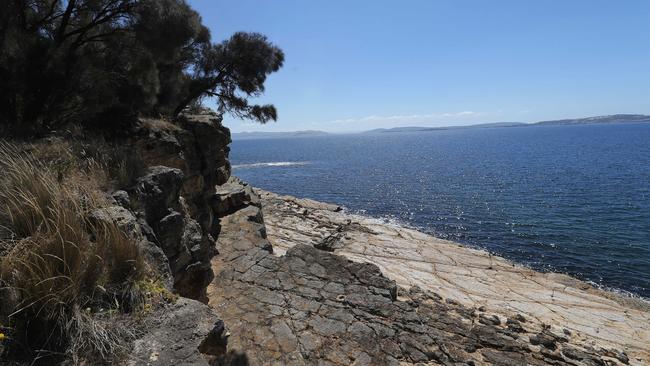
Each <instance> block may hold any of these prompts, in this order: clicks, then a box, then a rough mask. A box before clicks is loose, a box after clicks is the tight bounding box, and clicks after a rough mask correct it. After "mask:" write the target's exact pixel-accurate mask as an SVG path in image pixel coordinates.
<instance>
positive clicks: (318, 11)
mask: <svg viewBox="0 0 650 366" xmlns="http://www.w3.org/2000/svg"><path fill="white" fill-rule="evenodd" d="M189 3H190V4H191V5H192V6H193V7H194V8H195V9H196V10H197V11H198V12H199V13H200V14H201V16H202V18H203V22H204V24H205V25H206V26H208V27H209V28H210V30H211V33H212V38H213V40H214V41H221V40H224V39H226V38H228V37H229V36H230V35H231V34H232V33H234V32H237V31H250V32H260V33H263V34H265V35H267V36H268V38H269V40H270V41H272V42H273V43H275V44H276V45H278V46H279V47H280V48H282V49H283V51H284V52H285V56H286V61H285V64H284V67H283V68H282V69H281V70H280V71H279V72H277V73H274V74H272V75H270V76H269V78H268V79H267V82H266V92H265V94H264V96H262V97H260V98H259V99H255V100H254V101H255V102H259V103H272V104H274V105H275V106H276V108H277V109H278V120H277V122H270V123H268V124H266V125H260V124H256V123H253V122H251V121H246V120H239V119H236V118H233V117H230V116H226V117H225V118H224V121H225V122H224V123H225V124H226V125H227V126H228V127H230V128H231V130H232V131H233V132H241V131H296V130H323V131H328V132H351V131H362V130H368V129H373V128H386V127H399V126H450V125H469V124H476V123H487V122H504V121H508V122H536V121H541V120H550V119H561V118H578V117H587V116H595V115H606V114H616V113H640V114H650V1H647V0H637V1H634V0H619V1H611V0H607V1H604V0H526V1H522V0H400V1H398V0H393V1H388V0H345V1H344V0H274V1H270V0H235V1H233V0H229V1H223V0H189Z"/></svg>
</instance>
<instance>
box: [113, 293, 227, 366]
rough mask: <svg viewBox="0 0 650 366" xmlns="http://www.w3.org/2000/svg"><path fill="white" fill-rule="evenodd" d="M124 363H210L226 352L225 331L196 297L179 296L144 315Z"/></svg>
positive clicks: (219, 321)
mask: <svg viewBox="0 0 650 366" xmlns="http://www.w3.org/2000/svg"><path fill="white" fill-rule="evenodd" d="M146 328H147V330H146V333H145V334H144V335H143V336H142V337H140V338H139V339H137V340H136V341H135V343H134V345H133V351H132V352H131V354H130V355H129V358H128V360H127V361H126V362H125V364H127V365H134V366H135V365H170V366H171V365H174V366H177V365H179V366H180V365H205V366H207V365H209V361H210V360H211V359H213V358H218V357H223V356H224V355H226V354H227V351H226V347H227V343H228V332H227V330H226V329H225V327H224V324H223V321H221V320H220V319H218V318H217V316H216V315H215V313H214V311H213V310H212V309H211V308H210V307H209V306H207V305H205V304H202V303H200V302H198V301H193V300H190V299H184V298H180V299H179V300H178V301H176V303H175V304H173V305H170V306H169V308H166V309H163V310H159V311H157V312H156V314H155V316H151V317H149V318H148V319H147V324H146Z"/></svg>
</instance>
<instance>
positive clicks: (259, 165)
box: [232, 161, 309, 169]
mask: <svg viewBox="0 0 650 366" xmlns="http://www.w3.org/2000/svg"><path fill="white" fill-rule="evenodd" d="M307 164H309V162H307V161H274V162H269V163H251V164H237V165H233V166H232V168H233V169H248V168H263V167H278V166H300V165H307Z"/></svg>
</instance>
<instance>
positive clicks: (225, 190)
mask: <svg viewBox="0 0 650 366" xmlns="http://www.w3.org/2000/svg"><path fill="white" fill-rule="evenodd" d="M210 205H211V206H212V210H213V211H214V213H215V214H216V215H217V216H225V215H226V214H229V213H233V212H235V211H236V210H238V209H240V208H243V207H244V206H247V205H254V206H258V207H261V204H260V199H259V196H257V194H255V193H253V189H252V188H251V187H250V186H249V185H248V184H247V183H245V182H242V181H241V180H240V179H239V178H237V177H230V179H229V180H228V181H227V182H226V183H224V184H223V185H220V186H217V187H216V191H215V193H214V195H212V197H211V198H210Z"/></svg>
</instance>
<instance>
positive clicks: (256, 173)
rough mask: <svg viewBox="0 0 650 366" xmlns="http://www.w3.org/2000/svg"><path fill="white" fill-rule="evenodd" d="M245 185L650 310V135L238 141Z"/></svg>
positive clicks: (570, 131)
mask: <svg viewBox="0 0 650 366" xmlns="http://www.w3.org/2000/svg"><path fill="white" fill-rule="evenodd" d="M231 162H232V163H233V165H234V174H235V175H237V176H239V177H240V178H242V179H244V180H245V181H248V182H250V183H251V184H253V185H254V186H258V187H261V188H264V189H267V190H271V191H274V192H277V193H281V194H289V195H294V196H298V197H308V198H312V199H316V200H320V201H325V202H332V203H337V204H340V205H343V206H345V207H346V208H348V209H349V210H351V211H355V212H360V213H363V214H366V215H369V216H373V217H379V218H386V219H395V220H398V221H400V222H402V223H405V224H408V225H411V226H414V227H417V228H419V229H421V230H423V231H426V232H428V233H431V234H433V235H435V236H438V237H441V238H445V239H449V240H453V241H457V242H460V243H464V244H466V245H469V246H475V247H481V248H484V249H487V250H489V251H490V252H492V253H495V254H498V255H500V256H503V257H506V258H509V259H511V260H513V261H516V262H519V263H523V264H526V265H529V266H531V267H533V268H536V269H539V270H550V271H557V272H563V273H568V274H571V275H574V276H576V277H578V278H581V279H584V280H588V281H592V282H594V283H596V284H599V285H602V286H604V287H608V288H614V289H620V290H623V291H626V292H630V293H632V294H636V295H640V296H643V297H646V298H650V124H620V125H580V126H534V127H513V128H480V129H449V130H435V131H426V132H396V133H379V134H349V135H332V136H321V137H302V138H287V139H263V140H239V141H238V140H236V141H234V142H233V144H232V152H231Z"/></svg>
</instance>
